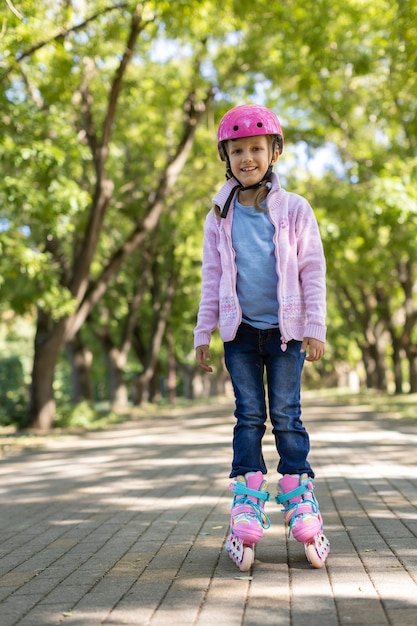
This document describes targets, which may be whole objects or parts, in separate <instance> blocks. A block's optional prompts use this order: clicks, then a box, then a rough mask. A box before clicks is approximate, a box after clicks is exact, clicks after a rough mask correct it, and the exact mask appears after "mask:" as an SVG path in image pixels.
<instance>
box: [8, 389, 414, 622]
mask: <svg viewBox="0 0 417 626" xmlns="http://www.w3.org/2000/svg"><path fill="white" fill-rule="evenodd" d="M304 406H305V410H304V422H305V424H306V425H307V426H308V428H309V431H310V434H311V439H312V447H313V449H312V454H311V456H310V460H311V462H312V464H313V465H314V467H315V470H316V474H317V478H316V493H317V495H318V498H319V501H320V505H321V510H322V512H323V515H324V518H325V524H326V533H327V535H328V537H329V538H330V541H331V544H332V551H331V553H330V556H329V559H328V561H327V567H325V568H323V569H321V570H314V569H311V568H310V567H309V565H308V564H307V562H306V560H305V558H304V553H303V549H302V546H301V544H298V543H297V542H296V541H294V540H290V541H288V540H287V539H286V533H285V531H284V528H283V523H282V520H281V513H280V512H279V508H278V507H277V506H276V505H275V504H274V503H272V502H270V503H268V505H267V511H268V513H269V515H270V517H271V519H272V528H271V529H270V530H269V531H268V532H267V533H265V535H264V538H263V540H262V542H261V543H260V544H259V546H258V548H257V552H256V561H255V564H254V567H253V569H252V570H251V571H250V572H248V573H246V574H242V573H241V572H239V570H238V569H237V568H236V567H235V565H234V564H233V563H232V561H231V560H230V559H229V557H228V556H227V554H226V553H225V550H224V542H225V538H226V534H227V530H228V528H227V525H228V516H229V508H230V501H231V494H230V492H229V491H228V484H229V480H228V478H227V476H228V472H229V463H230V454H231V452H230V439H231V429H232V427H233V423H234V418H233V416H232V407H231V405H230V403H227V404H226V403H224V404H219V405H212V406H209V407H208V408H207V409H203V408H202V407H197V408H193V409H187V410H185V411H180V410H175V411H170V412H167V414H165V415H158V416H156V417H155V416H154V417H148V418H145V419H140V420H138V421H136V422H130V423H128V424H124V425H122V426H118V427H116V428H115V429H113V430H108V431H102V432H98V433H90V434H87V435H84V436H82V437H81V436H73V437H66V438H62V439H52V440H51V441H48V443H47V445H46V446H44V447H42V448H40V449H30V450H27V449H26V450H22V451H20V452H15V453H13V454H10V455H9V456H8V457H6V458H5V459H3V460H2V461H1V463H0V493H1V503H0V507H1V516H0V518H1V519H0V557H1V559H0V625H1V626H12V625H15V624H16V625H17V624H18V625H19V626H49V625H58V624H63V625H64V626H96V625H99V624H105V625H106V626H110V625H113V626H122V625H123V624H128V625H130V626H173V625H174V626H268V625H271V626H368V625H369V626H371V625H372V626H388V625H390V626H416V624H417V477H416V450H417V425H416V423H415V422H413V423H411V424H410V422H403V421H401V420H388V419H385V420H384V419H383V418H378V416H374V415H372V414H371V413H369V411H368V410H367V408H366V407H347V408H345V407H343V408H341V407H340V406H336V405H335V406H332V404H331V402H330V401H321V400H320V401H315V402H313V401H312V400H309V399H307V401H306V402H305V405H304ZM265 452H266V457H267V460H268V465H269V480H270V491H271V492H272V494H273V493H274V491H275V487H274V483H275V481H276V474H275V464H276V459H275V452H274V447H273V445H272V439H271V435H267V436H266V439H265Z"/></svg>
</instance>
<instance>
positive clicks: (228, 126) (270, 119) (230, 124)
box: [217, 104, 284, 160]
mask: <svg viewBox="0 0 417 626" xmlns="http://www.w3.org/2000/svg"><path fill="white" fill-rule="evenodd" d="M255 135H275V136H277V138H278V149H279V152H280V154H281V153H282V148H283V146H284V135H283V132H282V128H281V124H280V123H279V120H278V118H277V116H276V115H275V113H273V112H272V111H271V110H270V109H267V108H266V107H263V106H259V105H257V104H242V105H240V106H237V107H234V108H233V109H230V111H228V112H227V113H226V114H225V115H224V116H223V117H222V119H221V120H220V124H219V129H218V131H217V141H218V143H219V152H220V156H221V158H222V159H223V160H224V157H225V155H224V150H223V147H222V145H221V144H222V142H223V141H227V140H228V139H240V138H242V137H254V136H255Z"/></svg>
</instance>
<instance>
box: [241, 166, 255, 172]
mask: <svg viewBox="0 0 417 626" xmlns="http://www.w3.org/2000/svg"><path fill="white" fill-rule="evenodd" d="M256 169H257V168H256V167H242V170H241V171H242V172H245V173H247V172H254V171H255V170H256Z"/></svg>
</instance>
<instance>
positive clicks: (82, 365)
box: [65, 333, 93, 404]
mask: <svg viewBox="0 0 417 626" xmlns="http://www.w3.org/2000/svg"><path fill="white" fill-rule="evenodd" d="M65 349H66V353H67V357H68V361H69V363H70V365H71V386H72V402H73V403H74V404H78V402H82V400H87V401H88V402H92V401H93V383H92V380H91V364H92V360H93V355H92V352H91V350H89V349H88V348H87V347H86V346H85V345H84V344H83V343H82V341H81V337H80V335H79V333H77V335H76V336H75V337H74V338H73V339H72V340H71V341H67V343H66V344H65Z"/></svg>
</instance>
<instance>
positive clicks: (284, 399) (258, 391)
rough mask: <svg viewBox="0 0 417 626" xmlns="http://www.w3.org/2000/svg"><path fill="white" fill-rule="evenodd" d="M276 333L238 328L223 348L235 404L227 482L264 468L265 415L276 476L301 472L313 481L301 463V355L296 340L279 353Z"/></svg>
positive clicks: (305, 442)
mask: <svg viewBox="0 0 417 626" xmlns="http://www.w3.org/2000/svg"><path fill="white" fill-rule="evenodd" d="M280 337H281V333H280V331H279V329H273V330H259V329H257V328H254V327H252V326H249V325H248V324H241V325H240V327H239V329H238V332H237V335H236V337H235V339H234V340H233V341H228V342H226V343H225V344H224V351H225V363H226V367H227V369H228V371H229V374H230V377H231V380H232V385H233V389H234V393H235V400H236V410H235V417H236V424H235V427H234V431H233V463H232V471H231V473H230V478H233V477H234V476H239V475H243V474H246V473H247V472H255V471H258V470H260V471H261V472H262V473H263V474H266V472H267V467H266V465H265V460H264V457H263V453H262V438H263V436H264V434H265V430H266V419H267V405H266V393H265V382H264V374H265V372H266V383H267V386H266V388H267V391H268V404H269V417H270V420H271V423H272V432H273V434H274V437H275V444H276V448H277V452H278V456H279V462H278V466H277V470H278V472H279V473H280V474H303V473H304V472H306V473H307V474H308V475H309V476H310V477H311V478H314V472H313V470H312V468H311V466H310V464H309V462H308V461H307V456H308V453H309V451H310V439H309V436H308V433H307V431H306V429H305V428H304V426H303V424H302V422H301V403H300V385H301V373H302V370H303V366H304V360H305V354H302V353H301V352H300V349H301V342H300V341H290V342H288V344H287V349H286V350H285V351H283V350H282V349H281V339H280Z"/></svg>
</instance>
